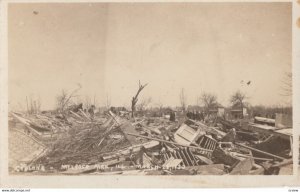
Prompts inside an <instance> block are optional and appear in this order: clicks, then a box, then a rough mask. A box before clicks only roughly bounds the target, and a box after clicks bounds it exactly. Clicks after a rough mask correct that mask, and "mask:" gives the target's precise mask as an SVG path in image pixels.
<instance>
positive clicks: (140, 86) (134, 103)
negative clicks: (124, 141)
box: [131, 81, 148, 118]
mask: <svg viewBox="0 0 300 192" xmlns="http://www.w3.org/2000/svg"><path fill="white" fill-rule="evenodd" d="M147 85H148V83H146V84H144V85H142V84H141V82H140V81H139V89H138V91H137V93H136V94H135V96H134V97H132V100H131V117H132V118H134V113H135V110H136V104H137V102H138V96H139V94H140V92H141V91H142V90H143V89H144V88H145V87H146V86H147Z"/></svg>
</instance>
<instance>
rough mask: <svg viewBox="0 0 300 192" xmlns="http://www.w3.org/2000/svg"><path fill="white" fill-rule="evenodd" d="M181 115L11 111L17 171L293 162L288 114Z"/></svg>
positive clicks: (191, 169)
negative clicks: (249, 118)
mask: <svg viewBox="0 0 300 192" xmlns="http://www.w3.org/2000/svg"><path fill="white" fill-rule="evenodd" d="M76 109H77V108H76ZM172 113H174V112H172ZM173 116H174V114H173ZM176 117H177V115H176ZM174 118H175V117H172V119H171V120H170V119H166V118H159V117H157V118H156V117H154V118H153V117H145V116H143V117H136V118H135V119H134V120H133V119H130V118H126V116H119V115H117V114H115V113H113V112H111V111H108V112H107V113H106V114H105V115H102V116H97V114H96V113H95V114H94V113H90V112H88V113H87V112H85V111H84V110H83V109H82V107H81V108H79V109H78V110H74V109H72V110H71V109H70V110H69V111H68V112H67V113H58V112H57V113H41V114H30V115H29V114H25V113H14V112H12V113H10V118H9V119H10V130H9V131H10V145H9V148H10V159H13V161H10V172H12V173H15V172H29V171H30V172H35V173H40V172H47V173H53V174H67V175H74V174H75V175H78V174H95V175H98V174H99V175H103V174H104V175H105V174H128V175H130V174H142V175H182V174H184V175H186V174H188V175H225V174H230V175H247V174H248V175H252V174H258V175H259V174H281V173H282V174H286V173H287V171H289V169H290V165H291V164H292V157H291V155H292V154H291V153H290V151H291V150H290V147H291V146H292V144H291V142H292V135H291V133H290V132H289V131H290V129H291V128H289V127H290V124H289V121H288V120H287V119H288V118H287V117H285V116H280V117H279V119H280V120H281V122H279V123H276V121H275V120H270V119H267V118H259V117H257V118H255V120H254V122H253V123H252V122H249V123H247V124H246V126H244V125H241V124H236V123H232V122H229V121H228V120H225V119H224V118H217V119H216V118H215V119H214V123H204V122H203V121H202V120H198V119H196V120H192V119H189V118H186V119H184V120H175V119H174ZM275 124H278V125H280V128H278V127H275ZM285 125H288V126H285ZM282 127H284V128H282ZM278 143H279V145H280V146H278ZM274 145H276V147H274ZM23 148H26V150H25V151H24V150H20V149H23ZM22 151H23V152H22ZM24 153H26V155H24ZM21 156H22V158H21ZM24 167H27V168H24ZM41 167H42V168H41Z"/></svg>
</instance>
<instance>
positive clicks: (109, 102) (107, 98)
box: [105, 95, 111, 110]
mask: <svg viewBox="0 0 300 192" xmlns="http://www.w3.org/2000/svg"><path fill="white" fill-rule="evenodd" d="M105 107H106V109H107V110H108V109H109V108H110V107H111V98H110V96H108V95H106V100H105Z"/></svg>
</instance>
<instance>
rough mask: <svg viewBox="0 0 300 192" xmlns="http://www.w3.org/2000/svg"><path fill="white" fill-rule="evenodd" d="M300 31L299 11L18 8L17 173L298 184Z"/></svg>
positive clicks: (14, 21)
mask: <svg viewBox="0 0 300 192" xmlns="http://www.w3.org/2000/svg"><path fill="white" fill-rule="evenodd" d="M292 22H293V20H292V3H291V2H267V3H264V2H251V3H250V2H224V3H216V2H176V3H166V2H146V3H137V2H134V3H133V2H132V3H130V2H127V3H116V2H91V3H89V2H81V3H49V2H46V3H8V5H7V45H8V48H7V53H8V65H7V67H8V83H7V85H8V154H7V157H8V165H7V166H8V167H7V170H8V173H9V175H22V176H31V175H34V176H37V175H46V176H51V175H60V176H71V175H92V176H100V175H125V176H126V175H160V176H163V177H166V176H170V175H171V176H177V175H189V176H194V177H195V176H199V175H222V176H223V177H226V176H229V175H242V176H243V175H293V157H294V155H295V154H294V153H293V152H294V151H295V150H297V151H299V149H294V145H293V140H298V139H299V137H298V136H296V137H295V138H296V139H294V137H293V135H294V134H293V131H294V130H293V106H294V105H293V68H292V61H293V59H292V40H293V38H292V25H294V24H293V23H292ZM294 142H295V141H294ZM297 142H299V141H297ZM297 163H299V161H298V162H297ZM223 177H222V178H223Z"/></svg>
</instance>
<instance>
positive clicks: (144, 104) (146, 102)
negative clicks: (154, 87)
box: [137, 97, 152, 111]
mask: <svg viewBox="0 0 300 192" xmlns="http://www.w3.org/2000/svg"><path fill="white" fill-rule="evenodd" d="M151 102H152V98H151V97H148V98H146V99H145V98H143V99H142V100H141V102H140V103H139V104H138V105H137V110H138V111H144V110H145V109H146V108H147V106H148V105H149V104H150V103H151Z"/></svg>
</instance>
